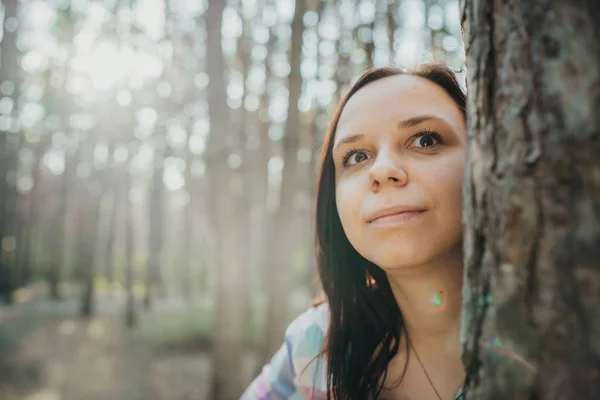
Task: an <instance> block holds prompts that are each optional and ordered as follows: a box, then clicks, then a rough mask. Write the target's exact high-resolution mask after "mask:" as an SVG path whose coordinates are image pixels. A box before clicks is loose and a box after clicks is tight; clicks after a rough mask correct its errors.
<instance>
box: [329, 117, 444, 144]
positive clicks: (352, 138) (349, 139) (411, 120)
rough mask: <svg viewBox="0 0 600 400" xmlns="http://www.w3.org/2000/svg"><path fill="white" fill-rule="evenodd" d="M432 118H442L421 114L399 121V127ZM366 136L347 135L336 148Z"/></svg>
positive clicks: (412, 125)
mask: <svg viewBox="0 0 600 400" xmlns="http://www.w3.org/2000/svg"><path fill="white" fill-rule="evenodd" d="M431 120H441V118H439V117H436V116H433V115H419V116H416V117H412V118H408V119H405V120H402V121H400V122H398V129H406V128H412V127H414V126H417V125H420V124H422V123H423V122H425V121H431ZM364 138H365V135H362V134H357V135H351V136H348V137H345V138H343V139H340V141H339V142H338V143H337V144H336V145H335V147H334V149H335V148H336V147H339V146H341V145H343V144H348V143H354V142H358V141H359V140H362V139H364Z"/></svg>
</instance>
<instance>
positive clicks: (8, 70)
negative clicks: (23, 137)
mask: <svg viewBox="0 0 600 400" xmlns="http://www.w3.org/2000/svg"><path fill="white" fill-rule="evenodd" d="M2 4H3V6H4V20H3V24H2V26H3V35H2V43H1V44H0V59H1V60H2V63H1V64H0V82H7V83H12V86H13V89H12V91H11V93H9V94H7V95H8V97H9V98H10V99H11V100H12V109H11V110H10V112H9V113H8V115H6V117H9V118H11V125H12V126H11V127H10V128H9V129H7V130H3V131H0V299H3V300H4V301H6V302H7V303H12V301H13V291H14V289H15V287H14V286H15V282H14V281H15V277H16V273H15V258H16V246H17V237H16V233H17V226H16V224H17V215H16V212H17V200H18V193H17V188H16V177H17V153H18V149H19V138H20V135H19V134H18V132H16V131H15V130H13V129H12V128H13V127H14V126H15V125H16V121H15V119H16V118H17V116H18V113H17V111H16V110H17V108H18V105H17V102H18V97H19V82H18V76H17V74H18V70H17V68H18V65H19V57H18V53H19V51H18V48H17V45H16V44H17V30H16V29H9V28H8V26H9V24H7V23H6V22H7V20H9V19H11V18H12V19H16V18H17V10H18V2H17V1H16V0H3V1H2Z"/></svg>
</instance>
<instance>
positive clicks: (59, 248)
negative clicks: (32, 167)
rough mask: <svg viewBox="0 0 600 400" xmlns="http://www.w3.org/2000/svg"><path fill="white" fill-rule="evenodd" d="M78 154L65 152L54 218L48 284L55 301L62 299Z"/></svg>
mask: <svg viewBox="0 0 600 400" xmlns="http://www.w3.org/2000/svg"><path fill="white" fill-rule="evenodd" d="M77 155H78V152H75V155H70V154H68V151H65V169H64V171H63V173H62V176H61V177H60V186H59V191H58V192H59V193H58V196H59V198H58V210H57V212H56V214H55V215H54V216H53V217H52V224H53V226H52V228H51V231H52V232H53V235H52V241H53V242H54V243H53V244H54V245H53V246H52V248H53V249H55V250H54V253H53V256H52V260H51V264H50V269H49V271H48V283H49V285H50V297H51V298H53V299H58V298H59V297H60V293H59V290H58V287H59V284H60V280H61V275H62V273H61V270H62V265H63V264H64V262H65V260H66V247H65V245H66V227H67V218H66V216H67V204H68V203H69V194H70V192H71V186H72V185H73V184H74V183H75V180H76V175H75V168H77V163H78V158H77ZM36 168H37V171H36V174H37V175H39V161H37V165H36ZM37 195H38V193H37V191H36V193H35V197H34V194H33V192H32V197H31V211H30V215H32V216H34V215H35V211H36V209H35V206H36V203H35V199H36V198H37Z"/></svg>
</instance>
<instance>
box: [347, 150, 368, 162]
mask: <svg viewBox="0 0 600 400" xmlns="http://www.w3.org/2000/svg"><path fill="white" fill-rule="evenodd" d="M368 158H369V156H368V155H367V153H365V152H364V151H359V150H352V151H350V152H349V153H348V154H347V155H346V157H344V165H356V164H359V163H361V162H363V161H365V160H367V159H368Z"/></svg>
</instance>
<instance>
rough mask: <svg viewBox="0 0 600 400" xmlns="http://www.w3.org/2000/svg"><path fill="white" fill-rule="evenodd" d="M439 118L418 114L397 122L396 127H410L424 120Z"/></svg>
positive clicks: (437, 118)
mask: <svg viewBox="0 0 600 400" xmlns="http://www.w3.org/2000/svg"><path fill="white" fill-rule="evenodd" d="M439 119H441V118H439V117H435V116H433V115H419V116H417V117H412V118H408V119H405V120H403V121H400V122H398V129H406V128H412V127H413V126H417V125H419V124H422V123H423V122H425V121H430V120H439Z"/></svg>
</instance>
